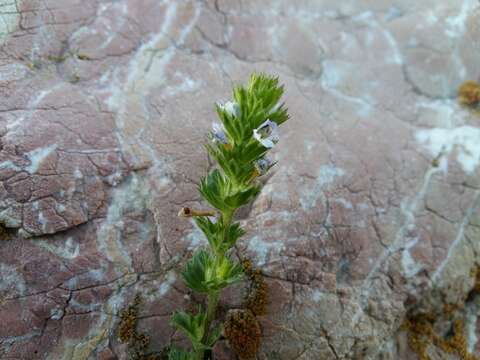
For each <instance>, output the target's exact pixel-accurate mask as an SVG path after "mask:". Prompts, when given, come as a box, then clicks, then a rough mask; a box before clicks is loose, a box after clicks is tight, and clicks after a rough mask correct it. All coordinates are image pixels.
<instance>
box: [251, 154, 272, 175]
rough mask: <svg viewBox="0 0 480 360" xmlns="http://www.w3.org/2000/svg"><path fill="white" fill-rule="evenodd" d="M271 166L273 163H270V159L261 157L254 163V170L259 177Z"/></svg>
mask: <svg viewBox="0 0 480 360" xmlns="http://www.w3.org/2000/svg"><path fill="white" fill-rule="evenodd" d="M273 165H274V162H273V161H272V159H270V158H268V157H263V158H261V159H259V160H257V161H255V170H257V172H258V174H259V175H260V176H261V175H265V174H266V173H267V171H268V170H270V168H271V167H272V166H273Z"/></svg>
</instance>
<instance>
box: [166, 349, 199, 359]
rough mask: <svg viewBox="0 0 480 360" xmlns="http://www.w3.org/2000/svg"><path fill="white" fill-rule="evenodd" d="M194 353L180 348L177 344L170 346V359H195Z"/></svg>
mask: <svg viewBox="0 0 480 360" xmlns="http://www.w3.org/2000/svg"><path fill="white" fill-rule="evenodd" d="M194 359H195V357H194V354H193V353H192V352H190V351H185V350H183V349H179V348H177V347H175V346H172V347H170V351H169V352H168V360H194Z"/></svg>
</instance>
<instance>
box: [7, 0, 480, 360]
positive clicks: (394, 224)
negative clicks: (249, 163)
mask: <svg viewBox="0 0 480 360" xmlns="http://www.w3.org/2000/svg"><path fill="white" fill-rule="evenodd" d="M2 14H3V15H2V16H3V17H2V20H3V21H2V25H1V26H2V28H1V29H0V34H1V37H0V42H1V43H2V55H1V56H0V78H1V84H2V86H0V95H1V96H0V223H2V224H4V226H5V227H6V228H7V231H8V233H9V234H10V235H11V236H10V237H11V238H12V239H11V240H10V241H2V242H0V273H1V280H0V320H1V324H2V327H1V329H0V354H1V355H0V357H2V358H4V357H5V358H8V359H46V358H52V359H57V358H58V359H62V358H63V359H71V358H72V359H105V360H106V359H117V358H118V359H126V358H127V349H126V345H125V344H120V343H119V341H118V339H117V332H116V328H117V326H118V323H119V314H120V311H121V309H122V308H124V307H125V306H127V305H128V304H129V302H130V301H132V299H133V297H134V296H135V294H136V293H137V292H138V293H140V294H141V295H142V299H143V300H142V306H141V311H140V320H139V329H140V330H141V331H144V332H145V333H148V334H149V335H150V336H151V341H152V351H161V349H162V348H163V347H164V346H166V345H168V344H169V343H170V342H177V343H180V344H183V343H185V341H184V339H183V338H182V337H181V336H179V334H178V333H177V332H175V331H174V329H172V327H171V326H170V322H169V316H170V314H171V313H172V311H174V310H175V309H181V308H183V309H186V308H189V307H191V306H193V305H194V303H195V302H202V301H203V298H202V297H201V296H195V295H193V294H190V293H189V292H188V291H187V290H186V289H185V287H184V286H183V285H182V283H181V279H180V276H179V272H180V270H181V269H182V266H183V263H184V261H185V260H186V259H187V258H188V257H189V256H190V254H191V253H192V251H193V250H194V249H196V248H197V247H198V246H201V245H203V244H205V241H204V239H203V238H202V236H201V234H200V232H199V231H198V229H197V230H194V226H193V224H192V223H191V222H189V221H185V220H184V219H179V218H178V217H177V216H176V214H177V212H178V208H179V207H181V206H203V205H204V204H200V198H199V195H198V193H197V185H196V184H197V182H198V180H199V179H200V177H201V176H203V175H204V174H205V173H206V172H207V170H208V168H209V166H210V165H209V160H208V158H207V155H206V153H205V151H204V149H203V144H204V141H205V133H206V132H207V131H209V129H210V126H211V122H212V121H213V120H214V119H215V113H214V109H213V104H214V102H215V101H226V100H228V99H229V97H230V96H231V86H232V83H233V84H235V83H239V82H243V81H245V80H246V78H247V77H248V75H249V74H250V73H251V72H252V71H266V72H268V73H271V74H276V75H279V76H280V80H281V81H282V82H283V83H285V88H286V94H285V101H286V103H287V105H288V107H289V111H290V113H291V120H290V121H289V122H288V123H286V124H285V126H282V129H281V139H280V142H279V144H278V146H277V147H275V148H274V150H273V155H274V158H275V160H276V161H278V165H277V166H275V168H274V171H273V174H272V176H271V178H269V180H268V182H267V184H266V186H265V188H264V189H263V192H262V194H261V195H260V197H259V198H258V199H257V201H256V202H255V203H254V204H253V206H252V207H251V208H249V209H244V210H242V212H241V213H239V221H241V222H242V224H243V225H244V226H245V228H246V229H247V230H248V232H247V234H246V236H245V237H244V238H243V239H241V240H240V242H239V244H238V250H239V253H240V254H242V255H243V256H246V257H249V258H251V259H252V261H253V262H254V265H255V266H258V267H260V268H261V270H262V273H263V274H264V275H265V281H266V283H267V285H268V287H269V291H270V293H269V297H270V303H269V307H268V314H267V315H266V316H264V317H261V318H260V322H261V324H262V327H263V339H262V344H263V345H262V348H261V351H260V353H259V354H258V358H259V359H274V358H275V359H285V360H289V359H363V358H365V359H411V358H413V357H414V355H413V353H412V350H411V349H409V348H408V342H407V340H406V334H405V332H404V331H401V330H400V326H401V324H402V323H403V322H404V320H405V318H406V316H407V314H409V313H411V312H412V311H415V310H423V311H427V312H435V311H438V309H442V308H443V306H444V305H445V304H446V303H448V304H453V303H462V304H463V303H467V305H468V306H467V308H469V309H470V308H472V307H473V306H474V305H472V304H475V302H474V300H472V298H471V297H472V295H471V294H470V296H468V294H469V293H470V290H471V288H472V286H473V279H472V277H471V275H470V274H471V269H472V268H473V267H474V266H475V264H477V265H478V263H479V262H480V258H479V254H480V242H479V241H478V239H479V238H480V232H479V226H480V190H479V189H480V182H479V180H478V179H479V178H480V177H479V175H480V171H479V159H480V150H479V147H478V144H479V142H480V127H479V122H478V114H475V113H474V112H471V111H468V110H467V109H464V108H461V107H460V106H459V105H457V103H456V101H455V100H454V97H455V94H456V91H457V88H458V86H459V85H460V83H461V82H462V81H464V80H467V79H477V80H478V79H479V76H480V75H479V74H478V64H479V63H480V54H479V52H478V47H475V44H476V41H478V38H479V31H480V30H479V29H480V28H479V27H478V16H479V15H480V9H479V7H478V4H476V3H475V2H474V1H465V2H464V3H463V4H460V3H458V2H447V3H442V4H440V5H439V3H438V2H435V1H430V0H429V1H423V2H409V1H397V2H395V3H394V4H393V3H392V2H387V1H369V0H362V1H356V2H342V1H332V0H325V1H322V2H318V1H308V0H305V1H300V2H292V1H283V0H282V1H252V0H248V1H247V0H246V1H241V2H230V1H224V0H221V1H213V0H208V1H204V2H197V1H193V0H192V1H190V0H187V1H164V2H161V1H156V0H155V1H154V0H145V1H137V0H121V1H115V2H95V1H79V0H62V1H60V0H49V1H39V0H25V1H22V2H21V4H20V2H19V4H16V5H15V4H11V5H8V4H5V5H4V6H3V7H2ZM243 290H244V289H243V287H242V286H239V287H237V288H232V289H230V290H229V291H228V292H227V293H225V296H224V297H223V298H222V300H221V305H222V311H225V310H227V309H229V308H237V307H238V306H240V305H241V303H242V301H241V300H242V299H241V296H242V293H243ZM462 311H463V310H462ZM462 311H459V312H458V313H457V314H456V316H458V317H462V318H464V319H468V321H470V322H469V324H470V323H471V324H474V323H475V321H474V320H475V319H474V316H473V315H471V313H467V312H466V311H463V312H462ZM472 311H473V310H472ZM448 324H449V323H448V321H447V325H448ZM478 328H479V326H478V322H477V325H476V329H477V330H476V331H477V334H478ZM469 329H470V330H469V331H470V333H469V334H470V335H471V334H474V333H475V326H473V325H472V326H471V327H470V328H469ZM478 336H480V335H478ZM474 338H475V337H474V336H470V342H471V344H470V348H471V349H476V351H477V353H478V352H480V350H479V344H478V342H477V343H476V344H475V343H472V342H474V340H472V339H474ZM429 351H431V354H433V355H431V356H432V357H434V356H436V357H437V358H438V359H443V358H446V355H445V354H442V353H441V352H439V351H440V350H439V349H433V348H432V349H430V350H429ZM474 351H475V350H474ZM214 353H215V355H216V357H217V358H218V359H232V358H234V355H233V354H232V353H231V350H230V349H229V348H228V345H227V344H226V343H225V342H224V341H222V342H221V343H219V344H218V346H217V347H216V348H215V351H214ZM442 356H444V357H442Z"/></svg>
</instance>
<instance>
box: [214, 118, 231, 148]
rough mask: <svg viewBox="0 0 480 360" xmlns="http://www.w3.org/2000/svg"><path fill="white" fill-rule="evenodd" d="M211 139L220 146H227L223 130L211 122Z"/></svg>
mask: <svg viewBox="0 0 480 360" xmlns="http://www.w3.org/2000/svg"><path fill="white" fill-rule="evenodd" d="M212 129H213V132H212V139H213V141H214V142H219V143H221V144H228V139H227V134H226V133H225V129H224V128H223V125H221V124H219V123H217V122H213V123H212Z"/></svg>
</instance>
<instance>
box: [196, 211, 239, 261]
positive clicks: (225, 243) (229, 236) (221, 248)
mask: <svg viewBox="0 0 480 360" xmlns="http://www.w3.org/2000/svg"><path fill="white" fill-rule="evenodd" d="M195 222H196V224H197V226H198V227H199V228H200V230H202V232H203V234H204V235H205V237H206V238H207V240H208V243H209V245H210V247H211V248H212V249H213V250H214V252H215V253H216V254H225V252H226V251H227V250H228V249H230V248H231V247H232V246H233V245H235V242H236V241H237V240H238V239H239V238H240V237H242V236H243V235H245V231H244V230H243V229H242V228H241V227H240V224H238V223H235V224H232V225H228V224H224V223H223V221H222V220H219V221H217V222H215V223H214V222H212V221H211V220H210V219H209V218H208V217H203V216H202V217H197V218H195Z"/></svg>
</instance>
